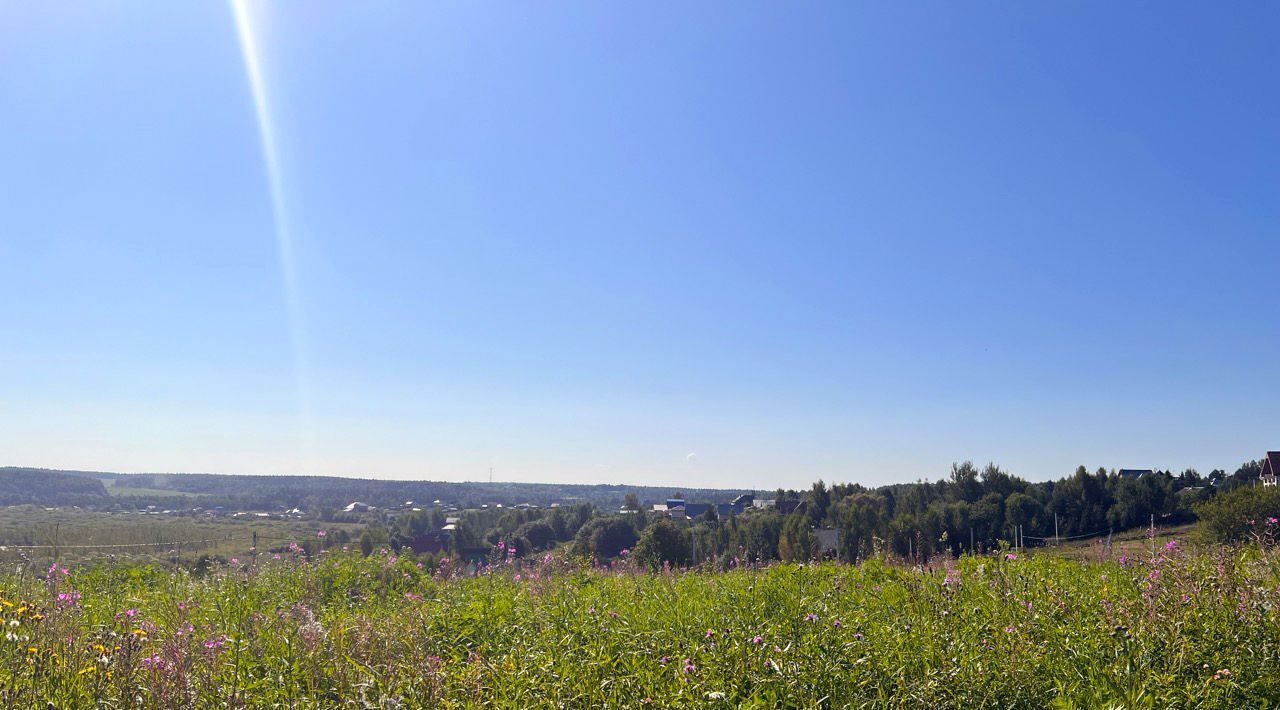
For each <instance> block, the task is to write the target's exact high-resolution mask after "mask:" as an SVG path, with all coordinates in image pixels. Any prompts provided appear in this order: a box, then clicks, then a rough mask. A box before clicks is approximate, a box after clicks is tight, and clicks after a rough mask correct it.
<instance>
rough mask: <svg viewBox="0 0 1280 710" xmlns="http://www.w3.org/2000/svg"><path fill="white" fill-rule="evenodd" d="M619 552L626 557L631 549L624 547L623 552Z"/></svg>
mask: <svg viewBox="0 0 1280 710" xmlns="http://www.w3.org/2000/svg"><path fill="white" fill-rule="evenodd" d="M618 554H619V555H620V556H622V557H626V556H627V555H629V554H631V550H627V549H624V550H622V551H621V552H619V553H618Z"/></svg>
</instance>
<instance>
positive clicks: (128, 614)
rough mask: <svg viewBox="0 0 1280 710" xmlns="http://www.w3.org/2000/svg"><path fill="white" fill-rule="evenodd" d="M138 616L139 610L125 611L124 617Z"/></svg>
mask: <svg viewBox="0 0 1280 710" xmlns="http://www.w3.org/2000/svg"><path fill="white" fill-rule="evenodd" d="M137 614H138V610H137V609H125V610H124V615H125V616H128V617H133V616H137Z"/></svg>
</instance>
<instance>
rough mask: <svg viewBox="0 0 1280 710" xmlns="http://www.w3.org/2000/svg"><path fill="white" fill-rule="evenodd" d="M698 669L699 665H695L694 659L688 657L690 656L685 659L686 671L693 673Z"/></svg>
mask: <svg viewBox="0 0 1280 710" xmlns="http://www.w3.org/2000/svg"><path fill="white" fill-rule="evenodd" d="M696 670H698V667H697V666H695V665H693V661H692V660H691V659H688V658H686V659H684V672H685V673H692V672H694V671H696Z"/></svg>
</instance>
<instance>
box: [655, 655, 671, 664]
mask: <svg viewBox="0 0 1280 710" xmlns="http://www.w3.org/2000/svg"><path fill="white" fill-rule="evenodd" d="M669 660H671V659H670V658H667V657H666V656H663V657H662V658H659V659H658V663H660V664H662V665H664V666H665V665H667V661H669Z"/></svg>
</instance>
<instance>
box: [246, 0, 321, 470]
mask: <svg viewBox="0 0 1280 710" xmlns="http://www.w3.org/2000/svg"><path fill="white" fill-rule="evenodd" d="M230 2H231V11H232V14H233V15H234V17H235V24H236V34H237V36H238V37H239V40H240V51H241V54H242V55H243V57H244V66H245V72H246V74H247V75H248V79H249V88H250V91H251V92H252V94H253V106H254V112H255V114H256V117H257V123H258V139H259V141H260V142H261V144H262V157H263V163H264V170H265V173H266V179H267V186H268V190H269V191H270V195H271V214H272V218H273V220H274V228H275V240H276V255H277V259H278V261H279V267H280V281H281V286H282V288H283V290H284V299H285V306H286V308H287V311H288V318H289V340H290V344H291V346H292V348H293V367H294V381H295V382H294V384H295V389H296V396H297V407H298V420H299V421H298V425H299V439H300V446H301V453H302V458H303V463H304V465H307V466H310V464H311V453H312V449H313V438H314V434H313V427H312V421H311V419H312V417H311V391H310V390H311V387H310V376H309V371H308V370H309V368H308V363H307V342H306V332H305V329H304V328H303V323H304V319H303V312H302V299H301V295H300V293H299V288H298V277H297V269H296V266H295V258H294V243H293V235H292V233H291V230H290V226H289V218H288V214H287V212H286V209H285V204H286V203H285V199H284V188H283V185H282V180H281V171H280V157H279V151H278V149H277V147H276V131H275V127H274V125H273V123H272V111H271V104H270V102H269V100H268V98H267V90H266V81H265V78H264V77H263V71H262V61H261V49H260V47H259V46H258V41H257V37H256V36H255V34H254V23H253V15H252V13H251V11H250V8H249V4H250V3H249V2H248V0H230Z"/></svg>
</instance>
